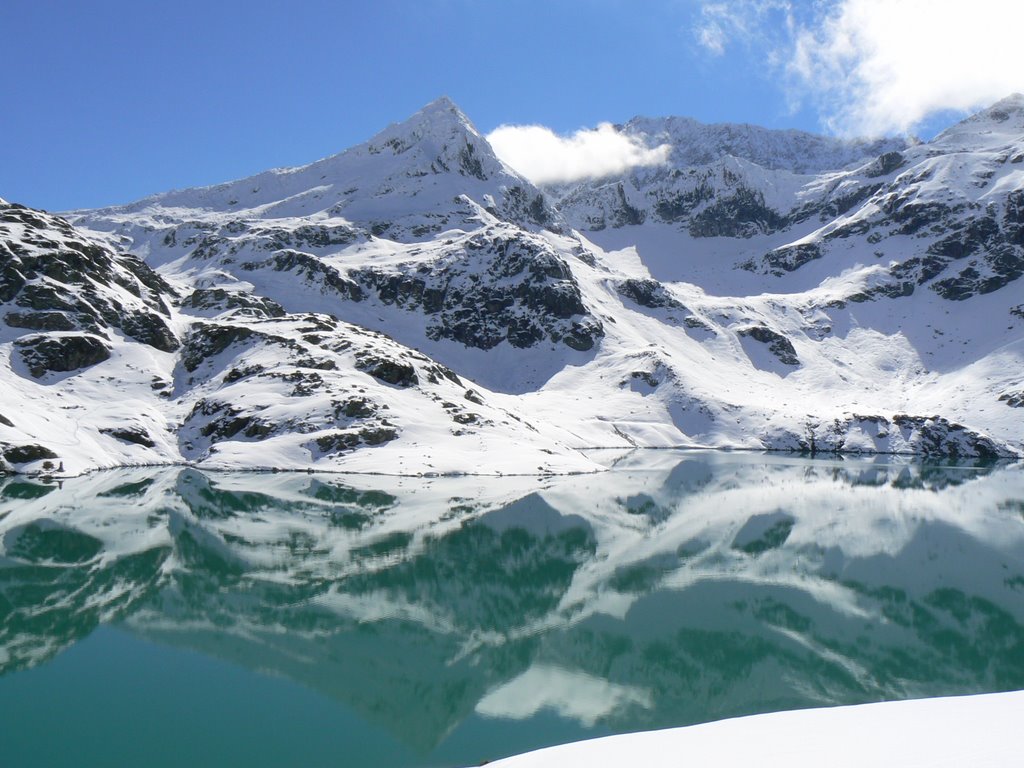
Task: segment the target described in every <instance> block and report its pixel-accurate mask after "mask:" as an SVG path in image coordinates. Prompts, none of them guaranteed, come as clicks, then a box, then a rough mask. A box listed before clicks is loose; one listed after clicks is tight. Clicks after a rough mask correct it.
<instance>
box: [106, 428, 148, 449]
mask: <svg viewBox="0 0 1024 768" xmlns="http://www.w3.org/2000/svg"><path fill="white" fill-rule="evenodd" d="M100 432H102V433H103V434H105V435H110V436H111V437H116V438H117V439H118V440H121V441H123V442H125V443H133V444H134V445H141V446H143V447H144V448H153V447H154V446H155V445H156V443H155V442H153V438H151V437H150V436H149V433H148V432H147V431H146V430H144V429H143V428H142V427H111V428H106V429H101V430H100Z"/></svg>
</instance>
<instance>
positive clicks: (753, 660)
mask: <svg viewBox="0 0 1024 768" xmlns="http://www.w3.org/2000/svg"><path fill="white" fill-rule="evenodd" d="M603 459H604V460H606V461H607V462H608V463H614V467H613V468H612V469H611V470H610V471H608V472H605V473H603V474H598V475H578V476H569V477H491V478H485V477H458V478H446V477H388V476H357V475H322V474H302V473H215V472H201V471H198V470H196V469H192V468H182V467H174V468H160V469H125V470H116V471H105V472H97V473H94V474H90V475H87V476H84V477H79V478H72V479H66V480H63V481H58V480H55V479H54V480H44V479H40V478H25V477H8V478H4V479H2V480H0V723H2V734H3V735H2V738H0V764H3V765H5V766H12V767H21V766H47V767H57V766H86V765H96V766H139V765H145V766H151V767H152V766H180V765H188V764H191V765H204V766H281V765H302V766H379V767H387V766H401V767H403V768H414V767H416V766H441V767H444V768H455V766H470V765H479V764H481V763H483V762H485V761H488V760H495V759H497V758H500V757H504V756H507V755H511V754H514V753H518V752H523V751H527V750H531V749H536V748H539V747H543V746H547V745H551V744H556V743H562V742H567V741H574V740H578V739H583V738H588V737H593V736H601V735H607V734H612V733H622V732H628V731H638V730H648V729H654V728H664V727H670V726H679V725H687V724H692V723H700V722H707V721H711V720H718V719H722V718H728V717H735V716H739V715H746V714H753V713H760V712H770V711H778V710H786V709H796V708H803V707H818V706H832V705H840V704H853V703H863V702H872V701H882V700H894V699H908V698H918V697H926V696H945V695H957V694H973V693H982V692H995V691H1004V690H1013V689H1021V688H1024V466H1022V465H1021V464H1020V463H1002V464H1000V463H982V462H959V463H958V462H950V461H946V462H942V463H919V462H915V461H912V460H909V459H908V460H903V459H899V458H895V457H867V458H853V457H846V458H838V457H830V458H827V459H822V458H800V457H797V456H790V455H784V454H782V455H779V454H753V453H723V452H694V451H686V452H679V451H638V452H633V453H621V454H618V453H616V454H609V453H606V454H604V456H603Z"/></svg>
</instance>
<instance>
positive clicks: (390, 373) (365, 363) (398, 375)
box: [356, 352, 419, 387]
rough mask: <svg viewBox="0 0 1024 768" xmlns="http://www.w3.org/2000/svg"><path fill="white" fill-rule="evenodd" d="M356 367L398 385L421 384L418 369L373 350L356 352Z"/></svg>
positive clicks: (381, 379) (388, 382) (376, 377)
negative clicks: (379, 354)
mask: <svg viewBox="0 0 1024 768" xmlns="http://www.w3.org/2000/svg"><path fill="white" fill-rule="evenodd" d="M356 368H358V369H359V370H361V371H364V372H366V373H368V374H370V375H371V376H373V377H374V378H375V379H379V380H380V381H383V382H385V383H387V384H394V385H395V386H396V387H411V386H412V385H414V384H419V377H417V376H416V369H415V368H413V367H412V365H410V364H409V363H406V362H402V361H399V360H392V359H390V358H386V357H380V356H378V355H376V354H374V353H372V352H360V353H357V354H356Z"/></svg>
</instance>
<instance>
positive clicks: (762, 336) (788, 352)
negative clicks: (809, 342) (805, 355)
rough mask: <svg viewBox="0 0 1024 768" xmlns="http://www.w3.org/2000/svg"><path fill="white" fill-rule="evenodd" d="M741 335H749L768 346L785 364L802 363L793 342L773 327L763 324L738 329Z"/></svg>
mask: <svg viewBox="0 0 1024 768" xmlns="http://www.w3.org/2000/svg"><path fill="white" fill-rule="evenodd" d="M737 333H738V334H739V335H740V336H749V337H750V338H752V339H754V340H755V341H759V342H761V343H762V344H764V345H766V346H767V347H768V351H769V352H771V353H772V354H773V355H775V356H776V357H777V358H778V359H779V362H781V363H783V364H785V365H800V358H799V357H797V355H796V349H795V348H794V347H793V342H791V341H790V340H789V339H787V338H786V337H785V336H783V335H782V334H781V333H778V332H777V331H773V330H772V329H771V328H766V327H765V326H763V325H755V326H752V327H750V328H741V329H740V330H738V331H737Z"/></svg>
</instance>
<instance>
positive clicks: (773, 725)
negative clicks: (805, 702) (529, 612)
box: [490, 691, 1024, 768]
mask: <svg viewBox="0 0 1024 768" xmlns="http://www.w3.org/2000/svg"><path fill="white" fill-rule="evenodd" d="M1022 718H1024V692H1020V691H1018V692H1014V693H998V694H988V695H984V696H963V697H955V698H945V699H922V700H918V701H895V702H884V703H881V704H863V705H860V706H855V707H836V708H833V709H808V710H800V711H796V712H778V713H774V714H768V715H755V716H753V717H743V718H737V719H735V720H722V721H719V722H717V723H707V724H704V725H694V726H690V727H689V728H674V729H669V730H664V731H649V732H647V733H632V734H626V735H623V736H610V737H608V738H603V739H593V740H591V741H583V742H579V743H576V744H566V745H563V746H558V747H551V748H549V749H542V750H539V751H537V752H530V753H528V754H525V755H519V756H518V757H512V758H509V759H507V760H499V761H497V762H494V763H490V765H493V766H495V768H618V766H626V765H642V766H644V767H645V768H677V766H681V765H716V766H722V768H748V767H749V766H753V765H756V766H762V767H763V768H818V766H822V765H828V766H830V767H831V768H864V767H865V766H883V765H892V766H897V765H898V766H900V768H938V767H939V766H967V765H969V766H971V768H1009V766H1014V765H1020V761H1021V753H1020V740H1019V732H1020V723H1021V720H1022Z"/></svg>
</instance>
